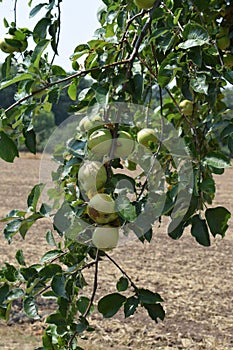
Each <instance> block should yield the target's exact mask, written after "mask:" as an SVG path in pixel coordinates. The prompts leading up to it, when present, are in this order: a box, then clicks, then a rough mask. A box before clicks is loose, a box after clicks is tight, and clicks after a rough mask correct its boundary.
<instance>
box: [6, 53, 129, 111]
mask: <svg viewBox="0 0 233 350" xmlns="http://www.w3.org/2000/svg"><path fill="white" fill-rule="evenodd" d="M128 62H129V60H122V61H119V62H114V63H110V64H107V65H104V66H102V67H95V68H90V69H87V70H84V71H79V72H77V73H75V74H72V75H70V76H68V77H66V78H63V79H60V80H57V81H53V82H51V83H48V84H46V85H45V86H44V87H43V88H41V89H38V90H36V91H33V92H32V93H31V94H29V95H27V96H24V97H23V98H21V99H20V100H18V101H17V102H15V103H13V104H12V105H11V106H9V107H8V108H7V109H5V113H7V112H9V111H11V110H12V109H13V108H15V107H17V106H19V105H20V104H21V103H23V102H25V101H27V100H28V99H29V98H31V97H33V96H34V95H36V94H38V93H40V92H42V91H44V90H46V89H48V88H50V87H52V86H54V85H58V84H63V83H66V82H68V81H70V80H72V79H74V78H78V77H85V76H86V75H88V74H90V73H92V72H96V71H99V70H102V69H107V68H111V67H116V66H120V65H124V64H127V63H128Z"/></svg>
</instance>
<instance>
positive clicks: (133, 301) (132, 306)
mask: <svg viewBox="0 0 233 350" xmlns="http://www.w3.org/2000/svg"><path fill="white" fill-rule="evenodd" d="M138 305H139V300H138V298H135V297H129V298H127V300H126V302H125V304H124V314H125V318H126V317H129V316H132V315H133V314H134V313H135V311H136V309H137V307H138Z"/></svg>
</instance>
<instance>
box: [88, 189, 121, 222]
mask: <svg viewBox="0 0 233 350" xmlns="http://www.w3.org/2000/svg"><path fill="white" fill-rule="evenodd" d="M87 214H88V215H89V217H90V218H91V219H92V220H93V221H95V222H97V223H98V224H108V223H109V222H111V221H114V220H115V219H116V218H117V217H118V215H117V212H116V209H115V201H114V200H113V199H112V197H111V196H109V195H108V194H106V193H97V194H95V195H94V196H93V197H92V198H91V199H90V201H89V203H88V206H87Z"/></svg>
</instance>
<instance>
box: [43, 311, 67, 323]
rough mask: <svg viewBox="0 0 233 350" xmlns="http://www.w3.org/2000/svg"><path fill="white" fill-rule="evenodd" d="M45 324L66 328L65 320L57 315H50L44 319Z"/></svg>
mask: <svg viewBox="0 0 233 350" xmlns="http://www.w3.org/2000/svg"><path fill="white" fill-rule="evenodd" d="M46 323H51V324H55V325H56V326H60V327H61V326H66V325H67V322H66V320H65V318H64V317H63V316H62V315H61V314H60V313H59V312H57V313H55V314H51V315H49V316H48V317H47V318H46Z"/></svg>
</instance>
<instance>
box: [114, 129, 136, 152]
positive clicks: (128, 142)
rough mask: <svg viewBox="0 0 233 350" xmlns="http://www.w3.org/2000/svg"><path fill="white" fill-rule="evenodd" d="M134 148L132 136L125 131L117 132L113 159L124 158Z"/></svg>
mask: <svg viewBox="0 0 233 350" xmlns="http://www.w3.org/2000/svg"><path fill="white" fill-rule="evenodd" d="M133 148H134V141H133V138H132V136H131V135H130V134H129V133H128V132H126V131H123V130H121V131H119V132H118V137H117V139H116V140H115V149H114V157H116V158H125V157H127V156H128V155H129V154H130V153H131V152H132V151H133Z"/></svg>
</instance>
